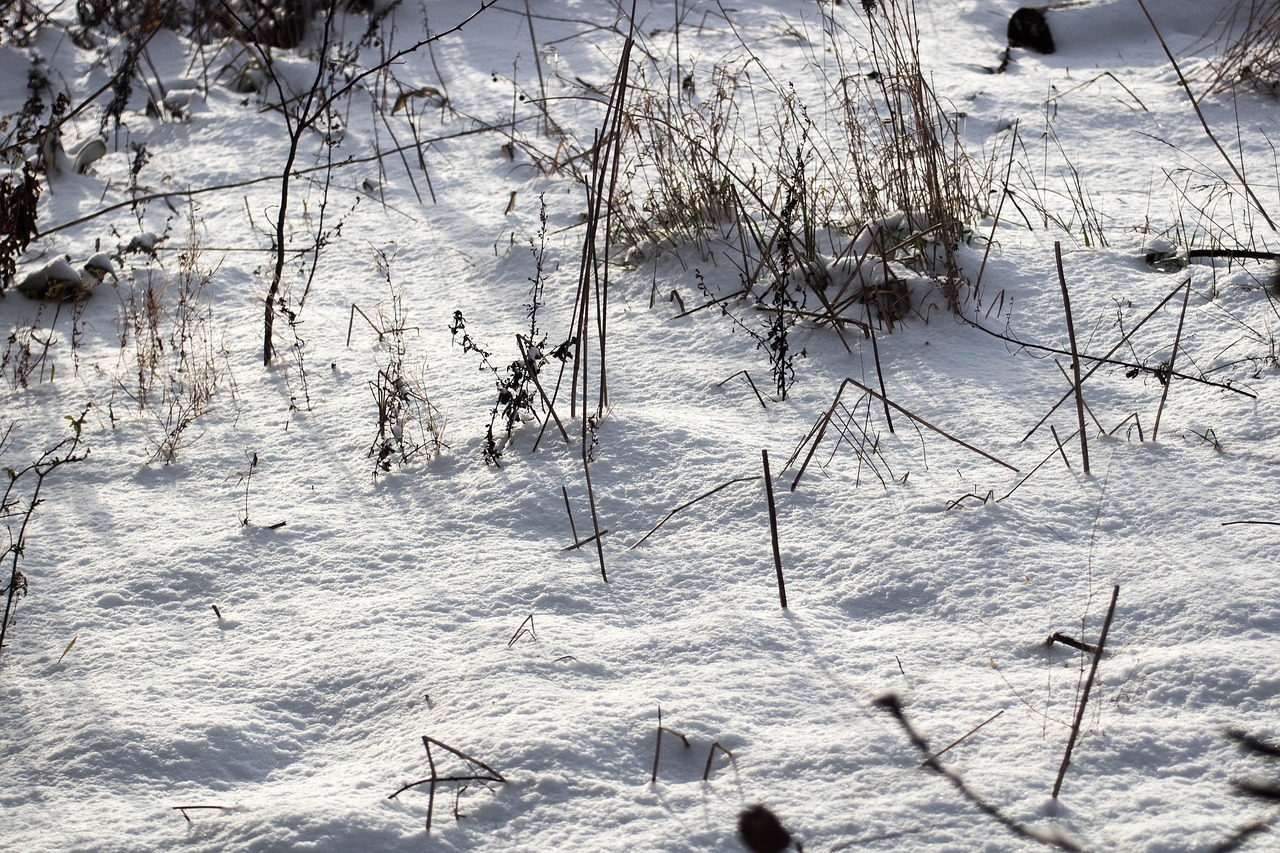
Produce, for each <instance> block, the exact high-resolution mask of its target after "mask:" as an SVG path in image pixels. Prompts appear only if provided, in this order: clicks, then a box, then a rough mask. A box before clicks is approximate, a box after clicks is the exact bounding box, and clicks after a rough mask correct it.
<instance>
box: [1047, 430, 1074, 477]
mask: <svg viewBox="0 0 1280 853" xmlns="http://www.w3.org/2000/svg"><path fill="white" fill-rule="evenodd" d="M1049 432H1051V433H1053V443H1054V444H1056V445H1058V453H1060V454H1061V455H1062V463H1063V464H1064V465H1066V466H1067V470H1068V471H1070V470H1071V461H1070V460H1069V459H1067V452H1066V451H1065V450H1063V449H1062V439H1060V438H1058V428H1057V427H1055V426H1054V425H1053V424H1049Z"/></svg>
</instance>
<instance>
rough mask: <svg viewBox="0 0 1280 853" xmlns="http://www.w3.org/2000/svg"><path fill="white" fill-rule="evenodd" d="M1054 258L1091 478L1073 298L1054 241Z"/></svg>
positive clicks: (1059, 249)
mask: <svg viewBox="0 0 1280 853" xmlns="http://www.w3.org/2000/svg"><path fill="white" fill-rule="evenodd" d="M1053 258H1054V261H1055V262H1056V263H1057V265H1058V284H1060V285H1061V286H1062V307H1063V310H1064V311H1066V314H1067V337H1068V338H1069V339H1070V340H1071V370H1072V372H1073V373H1074V374H1075V383H1074V385H1075V394H1076V415H1077V417H1078V418H1079V419H1080V460H1081V463H1082V464H1083V466H1084V473H1085V476H1086V477H1087V476H1089V440H1088V437H1087V436H1086V434H1085V425H1084V394H1083V393H1081V390H1080V382H1081V379H1080V350H1079V349H1078V348H1077V347H1076V327H1075V324H1074V323H1073V322H1072V320H1071V296H1070V295H1069V294H1068V293H1067V276H1066V273H1064V272H1063V271H1062V243H1060V242H1058V241H1057V240H1054V241H1053Z"/></svg>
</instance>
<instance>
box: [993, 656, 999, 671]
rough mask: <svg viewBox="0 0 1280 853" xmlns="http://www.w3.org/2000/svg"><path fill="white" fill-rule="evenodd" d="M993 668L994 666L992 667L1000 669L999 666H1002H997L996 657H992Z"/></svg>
mask: <svg viewBox="0 0 1280 853" xmlns="http://www.w3.org/2000/svg"><path fill="white" fill-rule="evenodd" d="M991 668H992V669H999V668H1000V667H998V666H996V659H995V658H992V659H991Z"/></svg>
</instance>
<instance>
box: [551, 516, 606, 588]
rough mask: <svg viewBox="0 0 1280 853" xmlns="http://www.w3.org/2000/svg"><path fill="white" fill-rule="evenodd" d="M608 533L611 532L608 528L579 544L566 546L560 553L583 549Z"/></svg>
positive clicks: (580, 541)
mask: <svg viewBox="0 0 1280 853" xmlns="http://www.w3.org/2000/svg"><path fill="white" fill-rule="evenodd" d="M608 532H609V529H608V528H607V527H606V528H605V529H604V530H601V531H600V532H599V533H598V534H596V535H593V536H588V537H587V538H586V539H580V540H578V541H577V542H574V543H573V544H572V545H566V546H565V547H563V548H561V549H560V551H561V553H563V552H565V551H576V550H578V549H579V548H581V547H582V546H583V545H590V544H591V543H592V542H595V541H596V540H597V539H599V538H600V537H601V536H604V535H605V534H607V533H608ZM605 580H606V581H607V580H608V578H605Z"/></svg>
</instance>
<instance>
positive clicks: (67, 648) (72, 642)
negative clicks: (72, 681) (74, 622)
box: [58, 634, 80, 663]
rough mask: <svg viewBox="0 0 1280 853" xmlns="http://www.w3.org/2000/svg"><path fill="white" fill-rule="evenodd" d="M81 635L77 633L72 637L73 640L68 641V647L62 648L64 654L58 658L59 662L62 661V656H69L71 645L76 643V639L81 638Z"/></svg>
mask: <svg viewBox="0 0 1280 853" xmlns="http://www.w3.org/2000/svg"><path fill="white" fill-rule="evenodd" d="M79 637H80V635H79V634H77V635H76V636H74V637H72V638H71V642H69V643H67V647H66V648H65V649H63V650H62V656H61V657H59V658H58V663H62V658H65V657H66V656H67V652H69V651H71V647H72V646H74V645H75V644H76V640H77V639H79Z"/></svg>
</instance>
